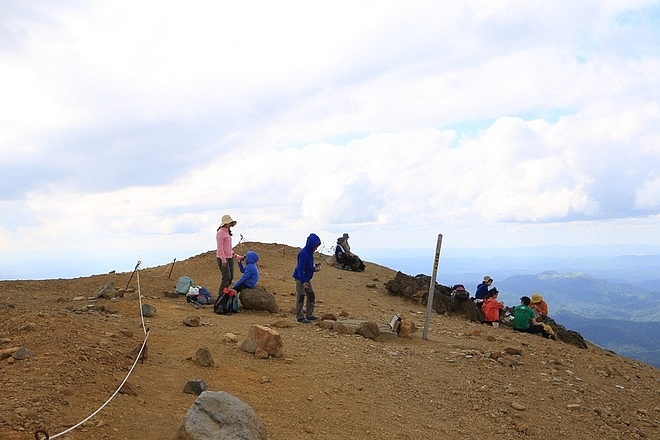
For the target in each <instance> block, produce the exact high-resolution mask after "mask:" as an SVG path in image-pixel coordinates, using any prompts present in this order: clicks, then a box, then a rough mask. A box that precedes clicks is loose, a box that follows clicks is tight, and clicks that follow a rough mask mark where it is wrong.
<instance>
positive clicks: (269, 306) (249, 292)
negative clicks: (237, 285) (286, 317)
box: [239, 288, 278, 313]
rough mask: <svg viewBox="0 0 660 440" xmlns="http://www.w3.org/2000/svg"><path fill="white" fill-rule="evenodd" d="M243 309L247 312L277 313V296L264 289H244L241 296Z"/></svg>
mask: <svg viewBox="0 0 660 440" xmlns="http://www.w3.org/2000/svg"><path fill="white" fill-rule="evenodd" d="M239 298H240V301H241V307H242V308H244V309H246V310H266V311H268V312H270V313H277V310H278V308H277V303H276V302H275V295H273V294H272V293H270V292H266V291H265V290H263V289H259V288H255V289H243V290H241V293H240V295H239Z"/></svg>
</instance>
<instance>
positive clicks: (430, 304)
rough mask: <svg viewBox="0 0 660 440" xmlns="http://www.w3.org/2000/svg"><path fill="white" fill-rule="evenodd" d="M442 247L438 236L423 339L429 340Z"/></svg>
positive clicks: (440, 237) (439, 235)
mask: <svg viewBox="0 0 660 440" xmlns="http://www.w3.org/2000/svg"><path fill="white" fill-rule="evenodd" d="M441 247H442V234H438V242H437V244H436V245H435V257H434V258H433V274H432V275H431V283H430V285H429V296H428V298H427V300H426V319H424V333H423V334H422V339H424V340H425V341H427V340H428V335H429V321H430V320H431V310H433V295H434V293H435V278H436V276H437V275H438V260H439V259H440V248H441Z"/></svg>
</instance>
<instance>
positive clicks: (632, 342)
mask: <svg viewBox="0 0 660 440" xmlns="http://www.w3.org/2000/svg"><path fill="white" fill-rule="evenodd" d="M553 318H554V319H555V320H556V321H557V322H560V323H561V324H562V325H564V326H565V327H567V328H570V329H572V330H575V331H578V332H580V334H581V335H582V336H584V337H585V338H586V339H588V340H590V341H592V342H593V343H595V344H597V345H599V346H601V347H603V348H606V349H608V350H612V351H613V352H615V353H617V354H620V355H622V356H626V357H629V358H632V359H638V360H640V361H643V362H646V363H647V364H650V365H653V366H655V367H658V368H660V338H658V331H660V323H659V322H635V321H623V320H616V319H590V318H585V317H584V316H579V315H575V314H573V313H570V312H559V313H557V314H554V315H553Z"/></svg>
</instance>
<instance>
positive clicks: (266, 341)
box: [238, 325, 284, 358]
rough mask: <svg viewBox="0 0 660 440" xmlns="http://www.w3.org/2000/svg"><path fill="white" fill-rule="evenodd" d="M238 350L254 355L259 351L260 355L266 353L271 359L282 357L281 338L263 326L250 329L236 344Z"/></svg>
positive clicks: (254, 326)
mask: <svg viewBox="0 0 660 440" xmlns="http://www.w3.org/2000/svg"><path fill="white" fill-rule="evenodd" d="M238 348H240V349H241V350H243V351H247V352H248V353H255V354H256V353H257V350H259V351H260V352H262V353H263V352H265V353H268V355H270V356H272V357H276V358H281V357H284V348H283V344H282V336H280V334H279V333H278V332H276V331H275V330H273V329H272V328H269V327H266V326H263V325H253V326H252V327H250V330H248V334H247V336H246V337H245V339H243V340H242V341H241V342H239V343H238Z"/></svg>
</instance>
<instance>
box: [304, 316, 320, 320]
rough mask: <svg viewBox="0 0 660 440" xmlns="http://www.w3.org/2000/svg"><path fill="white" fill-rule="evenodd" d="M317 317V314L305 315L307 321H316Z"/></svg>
mask: <svg viewBox="0 0 660 440" xmlns="http://www.w3.org/2000/svg"><path fill="white" fill-rule="evenodd" d="M317 319H319V317H318V316H308V317H307V320H308V321H316V320H317Z"/></svg>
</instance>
